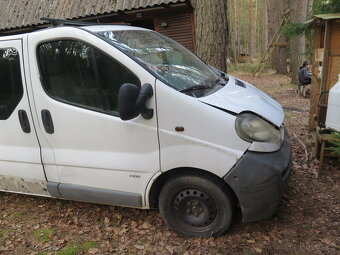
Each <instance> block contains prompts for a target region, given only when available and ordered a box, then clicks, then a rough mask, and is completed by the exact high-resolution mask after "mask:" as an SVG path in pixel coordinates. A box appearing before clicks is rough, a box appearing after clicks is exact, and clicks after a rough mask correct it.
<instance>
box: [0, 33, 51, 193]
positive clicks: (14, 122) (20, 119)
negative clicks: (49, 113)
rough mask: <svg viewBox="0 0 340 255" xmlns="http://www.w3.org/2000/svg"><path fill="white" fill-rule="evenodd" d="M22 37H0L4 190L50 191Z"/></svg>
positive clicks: (0, 177)
mask: <svg viewBox="0 0 340 255" xmlns="http://www.w3.org/2000/svg"><path fill="white" fill-rule="evenodd" d="M22 52H23V51H22V41H21V40H19V39H18V40H10V41H0V190H3V191H11V192H18V193H27V194H37V195H48V193H47V192H46V178H45V175H44V170H43V166H42V164H41V157H40V147H39V143H38V140H37V136H36V133H35V127H34V123H33V121H32V114H31V110H30V105H29V100H28V96H27V90H26V84H25V77H24V71H23V70H24V68H23V55H22Z"/></svg>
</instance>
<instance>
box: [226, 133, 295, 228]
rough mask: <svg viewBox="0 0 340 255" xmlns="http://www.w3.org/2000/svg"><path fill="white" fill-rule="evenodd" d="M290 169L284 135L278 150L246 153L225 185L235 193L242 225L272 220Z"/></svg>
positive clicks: (227, 177) (285, 135)
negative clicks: (267, 219)
mask: <svg viewBox="0 0 340 255" xmlns="http://www.w3.org/2000/svg"><path fill="white" fill-rule="evenodd" d="M290 169H291V144H290V139H289V136H288V133H287V130H285V132H284V141H283V143H282V146H281V148H280V150H278V151H276V152H270V153H261V152H252V151H247V152H246V153H245V154H244V155H243V157H242V158H241V159H240V160H239V161H238V163H237V164H236V165H235V166H234V167H233V169H232V170H231V171H230V172H229V173H228V174H227V175H226V176H224V178H223V179H224V181H225V182H227V183H228V184H229V186H230V187H231V188H232V189H233V191H234V192H235V195H236V196H237V198H238V202H239V204H240V207H241V210H242V221H243V222H251V221H257V220H262V219H265V218H268V217H271V216H272V215H273V214H274V213H275V212H276V211H277V208H278V206H279V203H280V201H281V195H282V193H283V192H284V190H285V188H286V187H287V182H288V176H289V174H290Z"/></svg>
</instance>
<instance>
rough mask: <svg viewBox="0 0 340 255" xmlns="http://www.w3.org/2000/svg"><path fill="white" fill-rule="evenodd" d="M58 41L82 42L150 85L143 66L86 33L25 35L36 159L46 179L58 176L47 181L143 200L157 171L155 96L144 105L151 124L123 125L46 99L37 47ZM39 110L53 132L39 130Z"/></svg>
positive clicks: (60, 30) (140, 121) (114, 118)
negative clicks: (36, 139)
mask: <svg viewBox="0 0 340 255" xmlns="http://www.w3.org/2000/svg"><path fill="white" fill-rule="evenodd" d="M61 39H71V40H77V41H81V42H86V43H87V44H89V45H92V46H94V47H95V48H97V49H99V50H101V51H102V52H105V53H106V54H107V55H109V56H110V57H112V58H113V59H115V60H117V61H118V62H120V63H121V64H122V65H124V66H125V67H126V68H128V69H129V70H131V71H132V72H133V73H134V74H135V75H136V76H137V77H138V78H139V80H140V82H141V84H144V83H150V84H151V85H152V86H153V87H154V85H155V78H154V77H153V76H152V75H151V74H150V73H148V72H147V71H146V70H145V69H144V68H142V67H140V66H139V65H138V64H137V63H135V62H134V61H131V59H130V58H129V57H128V56H126V55H125V54H124V53H122V52H121V51H119V50H117V49H115V48H114V47H112V46H111V45H109V44H107V43H106V42H105V41H103V40H101V39H99V38H98V37H96V36H94V35H92V34H90V33H88V32H86V31H83V30H80V29H74V28H68V27H63V28H58V29H54V33H53V35H51V33H50V31H48V30H45V31H39V32H36V33H31V34H29V37H28V40H29V44H30V47H29V49H28V51H29V58H30V60H29V61H30V63H29V65H30V69H31V74H32V75H31V78H32V80H31V84H32V89H33V96H34V100H35V114H36V118H37V120H38V123H39V125H38V126H39V129H38V130H37V133H38V137H39V139H40V140H44V142H42V152H43V153H42V161H43V163H44V165H45V166H46V167H47V168H46V172H47V175H48V176H56V175H58V176H59V180H54V179H51V180H50V179H49V180H48V181H54V182H60V183H65V184H73V185H80V186H86V187H92V188H101V189H108V190H119V191H123V192H132V193H138V194H142V196H144V193H145V187H146V185H147V183H148V182H149V180H150V179H151V177H152V176H153V175H154V174H155V173H156V172H157V171H159V169H160V166H159V145H158V134H157V112H156V103H155V97H153V98H151V99H150V100H149V101H148V107H150V108H153V109H154V110H155V114H154V117H153V118H152V119H151V120H145V119H144V118H143V117H142V116H139V117H137V118H135V119H134V120H131V121H128V122H126V121H123V120H121V119H120V118H119V117H118V116H112V115H109V114H105V113H101V112H97V111H92V110H89V109H84V108H82V107H77V106H75V105H70V104H67V103H65V102H61V101H58V100H56V99H54V98H52V97H51V96H49V95H47V93H46V91H45V90H44V88H43V84H42V82H41V74H40V71H39V66H38V61H37V47H38V45H39V44H40V43H42V42H46V41H55V40H61ZM44 109H47V110H48V111H49V112H50V114H51V117H52V120H53V125H54V130H55V131H54V133H53V134H48V133H47V132H46V131H45V129H44V125H43V120H42V116H41V112H42V110H44ZM50 148H53V153H54V159H53V158H52V157H50V154H49V153H47V154H48V157H45V155H46V154H45V153H44V151H45V150H47V151H48V152H49V151H50ZM54 166H55V167H56V168H54ZM50 171H52V172H53V171H54V172H53V173H50Z"/></svg>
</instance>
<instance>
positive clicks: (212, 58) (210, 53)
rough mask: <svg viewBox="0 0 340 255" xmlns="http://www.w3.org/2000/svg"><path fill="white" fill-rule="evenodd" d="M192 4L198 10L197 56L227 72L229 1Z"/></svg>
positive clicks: (211, 0) (196, 30) (195, 0)
mask: <svg viewBox="0 0 340 255" xmlns="http://www.w3.org/2000/svg"><path fill="white" fill-rule="evenodd" d="M191 3H192V6H193V7H194V8H195V9H196V11H195V28H196V29H195V33H196V54H197V55H198V56H200V57H201V58H202V59H203V60H204V61H206V62H207V63H208V64H210V65H212V66H214V67H216V68H219V69H221V70H223V71H225V70H226V69H227V64H226V62H227V61H226V59H227V42H228V29H227V27H228V26H227V25H228V24H227V1H226V0H204V1H202V0H192V1H191ZM217 21H218V22H217Z"/></svg>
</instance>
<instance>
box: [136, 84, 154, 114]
mask: <svg viewBox="0 0 340 255" xmlns="http://www.w3.org/2000/svg"><path fill="white" fill-rule="evenodd" d="M152 96H153V89H152V86H151V84H149V83H145V84H144V85H143V86H142V88H141V89H140V91H139V95H138V98H137V101H136V105H135V108H136V110H137V112H140V113H141V114H142V116H143V118H144V119H147V120H149V119H151V118H152V117H153V109H149V108H147V107H146V101H147V100H148V99H149V98H151V97H152Z"/></svg>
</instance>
